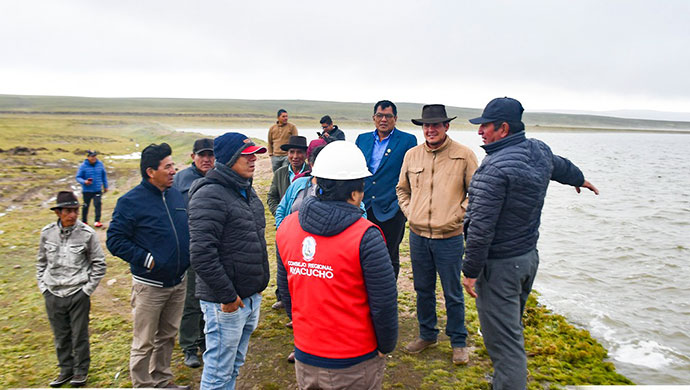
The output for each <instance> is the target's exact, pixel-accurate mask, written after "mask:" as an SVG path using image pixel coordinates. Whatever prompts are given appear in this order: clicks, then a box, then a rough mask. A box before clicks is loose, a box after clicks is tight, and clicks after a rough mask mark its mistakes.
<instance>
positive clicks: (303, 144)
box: [280, 135, 308, 152]
mask: <svg viewBox="0 0 690 390" xmlns="http://www.w3.org/2000/svg"><path fill="white" fill-rule="evenodd" d="M280 148H281V149H282V150H284V151H286V152H287V151H288V150H290V149H293V148H294V149H304V150H307V148H308V146H307V138H306V137H302V136H301V135H291V136H290V139H289V140H288V143H286V144H283V145H280Z"/></svg>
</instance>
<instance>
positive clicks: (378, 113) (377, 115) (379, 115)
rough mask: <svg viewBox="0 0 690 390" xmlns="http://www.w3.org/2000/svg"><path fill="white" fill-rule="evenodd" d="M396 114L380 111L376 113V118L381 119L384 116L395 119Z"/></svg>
mask: <svg viewBox="0 0 690 390" xmlns="http://www.w3.org/2000/svg"><path fill="white" fill-rule="evenodd" d="M394 116H395V115H393V114H381V113H380V112H377V113H376V114H374V118H376V119H379V120H381V119H383V118H386V119H388V120H391V119H393V117H394Z"/></svg>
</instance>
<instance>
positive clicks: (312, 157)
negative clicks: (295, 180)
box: [307, 145, 326, 166]
mask: <svg viewBox="0 0 690 390" xmlns="http://www.w3.org/2000/svg"><path fill="white" fill-rule="evenodd" d="M325 147H326V145H320V146H317V147H315V148H314V149H312V151H311V153H310V154H309V159H308V161H307V162H308V163H309V165H310V166H314V161H316V156H318V155H319V153H321V151H322V150H323V148H325Z"/></svg>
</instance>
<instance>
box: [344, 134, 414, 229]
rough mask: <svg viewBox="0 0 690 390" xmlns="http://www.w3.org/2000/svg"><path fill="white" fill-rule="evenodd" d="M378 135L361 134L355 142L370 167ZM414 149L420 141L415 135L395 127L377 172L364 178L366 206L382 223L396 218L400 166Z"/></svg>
mask: <svg viewBox="0 0 690 390" xmlns="http://www.w3.org/2000/svg"><path fill="white" fill-rule="evenodd" d="M375 132H376V130H374V131H370V132H367V133H362V134H360V135H359V136H357V141H355V143H356V144H357V147H358V148H359V149H360V150H361V151H362V153H363V154H364V157H365V158H366V159H367V165H369V162H370V160H371V153H372V151H373V150H374V133H375ZM415 146H417V138H416V137H415V136H414V135H412V134H410V133H405V132H404V131H400V130H399V129H397V128H396V129H395V130H394V131H393V134H391V138H390V141H388V147H387V148H386V151H385V152H384V153H383V157H382V158H381V164H379V168H378V169H377V170H376V173H374V174H373V175H372V176H370V177H367V178H366V179H364V206H365V207H366V209H367V210H369V209H370V208H371V211H372V212H373V213H374V216H375V217H376V219H378V220H379V221H387V220H389V219H391V218H393V217H394V216H395V214H396V213H397V212H398V210H400V207H399V206H398V196H397V195H396V194H395V186H396V185H398V179H399V178H400V167H402V163H403V159H404V157H405V153H407V151H408V150H410V149H412V148H413V147H415ZM367 212H368V211H367Z"/></svg>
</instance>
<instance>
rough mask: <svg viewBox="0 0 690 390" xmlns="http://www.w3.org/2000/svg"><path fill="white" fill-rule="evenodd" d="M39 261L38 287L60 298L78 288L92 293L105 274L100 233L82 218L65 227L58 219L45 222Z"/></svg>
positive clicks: (39, 248)
mask: <svg viewBox="0 0 690 390" xmlns="http://www.w3.org/2000/svg"><path fill="white" fill-rule="evenodd" d="M37 260H38V261H37V263H36V279H37V280H38V288H39V290H41V293H44V292H46V290H48V291H50V293H51V294H53V295H55V296H58V297H67V296H70V295H72V294H74V293H76V292H77V291H79V290H82V291H84V293H85V294H86V295H89V296H90V295H91V294H93V292H94V290H96V287H97V286H98V283H99V282H100V281H101V279H102V278H103V276H104V275H105V269H106V265H105V255H104V254H103V249H101V243H100V242H99V241H98V236H97V235H96V232H95V231H94V230H93V229H92V228H91V227H90V226H88V225H86V224H84V223H83V222H81V221H79V220H77V222H76V223H75V225H74V227H73V228H71V229H62V228H61V227H60V224H59V222H53V223H51V224H48V225H46V226H45V227H44V228H43V229H42V230H41V241H40V244H39V247H38V258H37Z"/></svg>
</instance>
